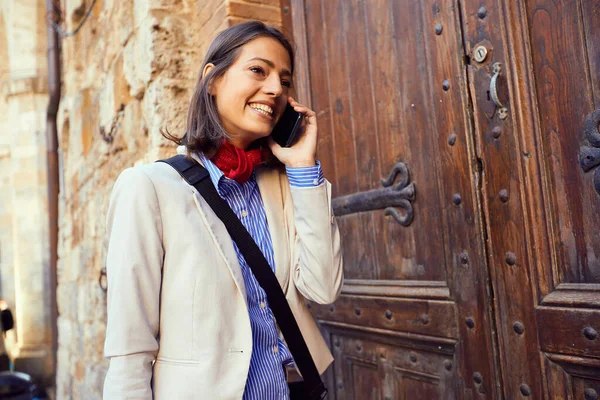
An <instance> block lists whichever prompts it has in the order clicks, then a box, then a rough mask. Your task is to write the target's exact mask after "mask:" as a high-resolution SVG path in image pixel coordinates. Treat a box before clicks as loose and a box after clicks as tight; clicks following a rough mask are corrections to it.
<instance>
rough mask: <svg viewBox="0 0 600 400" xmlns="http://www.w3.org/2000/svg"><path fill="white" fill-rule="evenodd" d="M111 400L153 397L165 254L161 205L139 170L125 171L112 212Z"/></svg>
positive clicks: (107, 390)
mask: <svg viewBox="0 0 600 400" xmlns="http://www.w3.org/2000/svg"><path fill="white" fill-rule="evenodd" d="M107 233H108V236H109V240H108V251H107V259H106V273H107V279H108V294H107V311H108V315H107V317H108V318H107V326H106V341H105V344H104V355H105V357H107V358H109V360H110V365H109V369H108V372H107V374H106V378H105V381H104V393H103V398H104V399H106V400H109V399H110V400H120V399H135V400H138V399H139V400H142V399H143V400H151V399H152V387H151V380H152V367H153V362H154V360H155V358H156V355H157V352H158V341H157V337H158V331H159V298H160V286H161V273H162V263H163V255H164V250H163V246H162V223H161V216H160V208H159V202H158V198H157V195H156V191H155V189H154V185H153V184H152V181H151V180H150V178H149V177H148V176H147V175H146V174H145V173H144V172H143V171H142V170H141V169H140V168H130V169H127V170H125V171H123V172H122V173H121V175H120V176H119V178H118V179H117V181H116V183H115V186H114V188H113V191H112V194H111V198H110V204H109V208H108V214H107Z"/></svg>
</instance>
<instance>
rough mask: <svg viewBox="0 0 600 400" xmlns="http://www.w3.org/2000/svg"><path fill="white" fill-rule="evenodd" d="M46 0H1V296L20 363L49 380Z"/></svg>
mask: <svg viewBox="0 0 600 400" xmlns="http://www.w3.org/2000/svg"><path fill="white" fill-rule="evenodd" d="M43 7H44V1H42V0H4V1H0V300H3V301H5V302H6V304H7V305H8V307H9V308H10V309H11V310H12V312H13V316H14V319H15V328H14V329H13V330H11V331H10V332H8V334H7V335H6V337H4V338H3V339H4V342H5V345H6V350H7V351H8V353H9V355H10V357H11V359H12V360H13V362H14V366H15V369H17V370H19V371H24V372H27V373H29V374H31V375H32V376H33V378H34V379H35V380H36V381H37V382H38V383H44V384H47V383H52V381H51V378H52V376H53V374H52V371H53V370H54V365H53V364H52V320H51V312H50V307H49V301H50V293H51V290H52V289H51V287H50V284H49V276H50V274H49V269H48V262H49V253H48V200H47V183H46V182H47V174H46V139H45V130H46V128H45V125H46V107H47V100H48V94H47V91H48V87H47V86H48V85H47V78H46V77H47V73H46V69H47V67H46V66H47V59H46V43H47V41H46V23H45V16H44V12H43Z"/></svg>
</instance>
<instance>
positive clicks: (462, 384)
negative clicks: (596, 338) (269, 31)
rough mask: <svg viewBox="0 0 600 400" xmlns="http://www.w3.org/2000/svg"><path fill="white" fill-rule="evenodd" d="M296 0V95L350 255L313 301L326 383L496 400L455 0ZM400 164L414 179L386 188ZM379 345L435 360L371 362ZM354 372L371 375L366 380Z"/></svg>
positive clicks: (346, 388) (406, 394)
mask: <svg viewBox="0 0 600 400" xmlns="http://www.w3.org/2000/svg"><path fill="white" fill-rule="evenodd" d="M290 4H291V9H292V14H293V15H294V17H293V20H294V32H295V33H294V34H295V36H296V42H297V43H298V45H299V53H300V54H306V56H307V57H306V62H304V63H303V61H302V60H299V63H300V65H299V67H298V68H299V70H300V72H299V74H298V75H299V76H303V77H307V78H310V82H308V81H306V84H307V85H308V87H309V88H310V89H302V88H300V90H299V93H305V96H307V98H306V99H303V100H304V101H307V102H308V103H310V104H311V106H312V107H313V108H314V109H315V111H316V112H317V114H318V116H319V137H320V144H319V149H318V157H319V159H320V160H321V162H322V165H323V169H324V172H325V174H326V176H327V177H328V178H329V179H330V180H331V181H332V183H333V187H334V192H333V197H334V210H335V212H336V215H338V217H337V221H338V223H339V226H340V232H341V235H342V245H343V254H344V261H345V283H344V288H343V290H342V296H341V297H340V299H339V300H338V301H337V302H336V303H335V304H334V305H333V306H332V307H330V306H319V305H316V304H311V309H312V312H313V314H314V315H315V317H316V319H317V320H318V322H319V324H320V326H321V327H322V328H323V329H324V330H326V332H327V335H330V336H331V335H333V336H331V337H332V345H333V346H334V347H335V348H334V352H335V355H336V361H335V365H334V368H333V372H332V374H334V375H335V379H334V378H332V377H331V374H330V376H329V378H328V380H329V386H332V384H333V385H334V386H335V390H336V393H337V394H338V396H339V398H348V399H350V398H357V399H358V398H371V397H370V396H382V397H381V398H386V396H387V397H389V396H391V397H389V398H393V399H396V398H410V399H412V398H423V397H419V396H426V397H427V394H428V393H429V394H431V395H432V396H434V397H432V398H440V399H445V398H454V397H455V396H457V397H458V398H473V397H476V396H479V395H481V394H483V393H485V394H487V395H488V397H489V398H496V393H497V392H496V388H495V386H494V382H495V380H496V371H495V367H494V348H493V339H492V332H493V329H492V325H491V321H492V318H491V315H490V313H491V307H490V300H489V294H488V287H487V286H486V283H487V271H486V260H485V253H484V250H483V240H484V235H483V229H482V225H481V218H480V214H479V206H478V196H479V188H478V179H479V166H478V163H477V161H476V160H475V158H474V157H473V154H474V143H473V141H472V136H471V128H472V126H471V121H470V117H469V99H468V93H467V84H466V76H465V70H464V57H463V49H462V36H461V31H460V23H459V22H460V21H459V20H460V15H459V13H458V7H457V6H456V4H455V2H454V1H451V0H446V1H443V2H439V1H434V0H421V1H406V2H402V1H392V0H373V1H365V0H348V1H343V0H291V3H290ZM301 84H302V83H301ZM398 163H402V167H398V165H399V164H398ZM396 167H397V168H400V170H402V168H404V167H406V171H407V174H406V175H404V172H400V173H399V174H398V176H396V178H395V181H394V179H393V178H394V176H393V175H392V176H391V179H389V181H390V182H392V181H393V182H395V183H394V184H393V185H391V186H390V185H389V183H390V182H387V183H385V184H384V182H383V181H384V180H386V179H388V178H390V175H391V173H392V171H393V170H394V168H396ZM402 171H403V170H402ZM403 180H405V181H406V182H405V183H402V184H400V185H399V187H398V189H397V190H398V191H400V190H404V189H406V188H408V187H411V185H414V187H415V188H416V195H415V196H414V197H412V196H411V197H408V196H407V197H405V198H403V199H405V200H406V203H399V204H400V205H398V204H395V203H394V204H390V205H384V206H381V205H377V206H376V207H375V206H373V207H370V208H369V205H372V204H375V203H377V201H379V200H380V199H381V198H384V197H385V196H388V194H389V193H391V192H390V191H392V190H394V189H393V188H394V187H396V185H398V184H399V183H400V182H402V181H403ZM384 187H385V188H386V189H384ZM385 190H387V192H385V193H383V191H385ZM386 193H387V194H386ZM378 196H379V197H378ZM374 198H376V200H377V199H379V200H377V201H375V200H373V199H374ZM385 198H387V197H385ZM365 199H367V200H365ZM349 203H352V204H354V205H355V206H357V205H360V207H363V208H360V207H359V206H357V207H355V208H352V207H349V206H348V204H349ZM378 204H379V203H378ZM349 209H351V211H348V210H349ZM407 210H409V211H407ZM394 212H397V213H398V214H399V217H398V220H397V219H396V218H395V217H394V215H393V213H394ZM408 215H411V216H412V220H411V222H409V223H404V221H402V216H408ZM336 338H339V339H336ZM336 340H338V341H339V343H340V344H339V346H340V347H337V345H335V342H336ZM352 340H354V341H356V340H360V341H363V342H364V343H363V345H362V348H361V350H360V351H359V352H358V353H357V350H356V348H355V346H356V344H355V343H354V342H352V343H353V345H352V346H349V347H348V346H345V345H344V343H350V341H352ZM353 346H354V347H353ZM382 346H383V347H385V348H386V349H388V350H386V351H388V352H389V353H390V355H391V354H399V355H401V356H398V357H403V358H405V359H406V357H410V351H419V352H420V353H419V355H417V356H416V357H417V358H418V359H419V360H421V358H422V359H423V360H428V359H429V358H428V357H429V355H428V354H432V355H433V356H432V357H433V358H431V362H432V365H431V370H429V371H425V370H420V369H419V368H418V367H419V365H420V362H421V361H419V362H417V363H416V365H412V364H411V363H410V360H409V364H408V365H406V366H402V363H401V362H400V361H398V363H395V364H394V363H391V362H390V361H389V360H387V358H386V360H382V359H380V358H378V357H375V358H373V359H369V358H368V357H367V356H366V354H367V353H368V351H367V350H366V349H368V348H378V347H379V348H381V347H382ZM409 349H411V350H409ZM421 353H422V354H421ZM373 354H375V353H373ZM390 357H391V356H390ZM357 360H360V362H358V361H357ZM402 362H404V361H402ZM434 364H435V365H434ZM353 371H354V372H353ZM356 371H360V373H359V372H356ZM357 373H359V374H362V375H364V377H368V379H369V380H374V381H373V382H371V384H370V386H367V387H365V386H364V385H367V383H366V381H365V380H361V379H363V378H362V377H361V378H360V379H358V378H357V377H356V376H355V375H356V374H357ZM449 376H454V379H453V380H452V381H451V383H450V381H447V379H449V378H448V377H449ZM340 382H341V386H342V388H338V386H339V385H340ZM365 390H366V391H365ZM372 390H374V391H372ZM418 394H419V395H418ZM361 396H366V397H361ZM415 396H417V397H415ZM448 396H450V397H448ZM375 398H377V397H375Z"/></svg>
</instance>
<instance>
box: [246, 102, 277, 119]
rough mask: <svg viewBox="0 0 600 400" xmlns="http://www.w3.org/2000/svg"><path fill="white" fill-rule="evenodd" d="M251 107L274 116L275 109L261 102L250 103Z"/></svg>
mask: <svg viewBox="0 0 600 400" xmlns="http://www.w3.org/2000/svg"><path fill="white" fill-rule="evenodd" d="M248 105H249V106H250V108H252V109H253V110H255V111H257V112H259V113H260V114H262V115H264V116H266V117H271V118H273V109H272V108H271V107H269V106H268V105H266V104H261V103H250V104H248Z"/></svg>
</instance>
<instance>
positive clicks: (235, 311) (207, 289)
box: [104, 22, 342, 400]
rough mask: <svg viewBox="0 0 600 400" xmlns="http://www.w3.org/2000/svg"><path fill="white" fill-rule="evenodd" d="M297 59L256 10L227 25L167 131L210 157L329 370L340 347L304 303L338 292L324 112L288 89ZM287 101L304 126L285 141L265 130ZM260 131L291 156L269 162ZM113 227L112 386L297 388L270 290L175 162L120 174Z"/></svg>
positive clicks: (120, 390) (216, 393) (168, 395)
mask: <svg viewBox="0 0 600 400" xmlns="http://www.w3.org/2000/svg"><path fill="white" fill-rule="evenodd" d="M293 65H294V54H293V50H292V48H291V46H290V44H289V42H288V41H287V40H286V39H285V37H284V36H283V35H282V34H281V32H279V31H278V30H276V29H274V28H271V27H267V26H265V25H264V24H262V23H260V22H248V23H244V24H240V25H237V26H234V27H232V28H229V29H227V30H225V31H223V32H221V33H220V34H219V36H218V37H217V38H216V39H215V40H214V42H213V43H212V44H211V46H210V48H209V50H208V53H207V55H206V58H205V61H204V63H203V67H202V70H201V75H200V78H199V81H198V84H197V86H196V89H195V92H194V95H193V98H192V101H191V104H190V109H189V112H188V120H187V133H186V135H185V136H184V138H183V139H182V140H179V139H177V138H174V137H173V136H170V135H169V134H167V136H169V137H170V138H171V139H172V140H174V141H176V142H178V143H179V144H182V146H180V147H179V148H178V152H179V153H183V154H187V155H188V156H190V157H192V158H194V159H195V160H196V161H198V162H200V163H201V164H202V165H204V167H206V169H207V170H208V171H209V173H210V178H211V181H212V183H213V184H214V185H215V187H216V189H217V191H218V193H219V195H220V196H221V197H222V198H224V199H225V200H226V201H227V203H228V204H229V205H230V206H231V208H232V209H233V211H234V212H235V213H236V215H237V216H238V218H239V219H240V220H241V221H242V223H243V224H244V226H245V227H246V229H247V230H248V231H249V232H250V234H251V235H252V237H253V238H254V240H255V241H256V243H257V245H258V246H259V248H260V249H261V251H262V253H263V254H264V256H265V258H266V259H267V260H268V262H269V265H270V266H271V268H272V269H273V270H274V272H275V275H276V276H277V280H278V281H279V283H280V284H281V286H282V289H283V291H284V292H285V295H286V298H287V300H288V303H289V306H290V308H291V310H292V312H293V314H294V316H295V318H296V321H297V323H298V325H299V327H300V331H301V333H302V336H303V337H304V340H305V341H306V343H307V345H308V348H309V350H310V353H311V355H312V358H313V360H314V362H315V364H316V366H317V369H318V370H319V373H322V372H323V371H324V370H325V369H326V368H327V366H328V365H329V364H330V363H331V362H332V359H333V358H332V356H331V353H330V352H329V350H328V348H327V346H326V344H325V342H324V340H323V338H322V337H321V335H320V333H319V330H318V328H317V326H316V324H315V322H314V321H313V319H312V317H311V316H310V314H309V312H308V310H307V309H306V306H305V303H306V299H307V300H310V301H314V302H317V303H321V304H328V303H332V302H333V301H334V300H335V299H336V298H337V296H338V295H339V292H340V289H341V286H342V259H341V255H340V242H339V232H338V229H337V226H336V223H335V220H334V218H333V214H332V211H331V189H330V184H329V183H328V182H326V181H325V180H324V178H323V175H322V171H321V167H320V164H319V163H318V162H316V160H315V153H316V144H317V119H316V114H315V112H314V111H312V110H310V109H308V108H307V107H306V106H303V105H301V104H299V103H297V102H296V101H294V99H292V98H291V97H289V91H290V88H291V82H292V74H293ZM288 102H289V104H290V105H291V106H293V107H294V109H295V110H296V111H298V112H300V113H303V114H304V115H305V126H304V132H303V134H302V136H301V138H300V139H299V140H298V142H297V143H296V144H295V145H293V146H292V147H290V148H282V147H280V146H279V145H278V144H276V143H275V142H273V141H272V140H271V138H269V135H270V133H271V131H272V130H273V127H274V126H275V124H276V122H277V121H278V118H279V117H280V116H281V114H282V113H283V111H284V109H285V107H286V104H287V103H288ZM261 143H268V149H270V153H272V155H270V156H271V157H273V156H274V157H275V158H276V159H277V160H278V161H279V162H280V163H281V164H283V166H279V167H266V166H264V165H263V164H264V163H265V162H266V161H267V158H268V156H269V155H268V154H266V153H268V150H267V149H266V148H261ZM271 164H272V163H271ZM284 167H285V168H284ZM107 231H108V234H109V235H110V239H109V245H108V255H107V275H108V322H107V328H106V343H105V356H106V357H108V358H109V359H110V367H109V370H108V373H107V375H106V379H105V384H104V398H105V399H110V400H114V399H152V398H154V399H157V400H163V399H169V400H170V399H177V400H180V399H242V398H243V399H282V398H287V397H288V396H289V390H288V387H287V384H286V372H285V367H292V366H293V357H292V356H291V354H290V352H289V350H288V348H287V346H286V343H285V342H284V340H282V339H281V337H280V335H279V334H278V330H277V326H276V321H275V319H274V317H273V313H272V312H271V309H270V306H269V304H268V302H267V300H266V295H265V292H264V290H262V288H260V286H259V285H258V283H257V282H256V279H255V277H254V275H253V274H252V272H251V270H250V269H249V267H248V264H247V263H246V261H245V260H244V257H243V256H242V255H241V254H240V253H239V251H238V248H237V246H236V245H235V244H234V243H233V242H232V240H231V238H230V236H229V235H228V233H227V231H226V229H225V227H224V225H223V224H222V223H221V221H220V220H219V219H218V218H217V217H216V215H215V214H214V212H213V211H212V210H211V209H210V207H209V206H208V205H207V203H206V202H205V201H204V199H203V198H202V197H201V196H200V195H199V194H198V193H197V191H196V190H195V189H194V188H193V187H192V186H190V185H188V184H187V183H186V182H185V181H184V180H182V178H181V177H180V176H179V174H178V173H177V172H176V171H175V170H174V169H173V168H171V166H169V165H167V164H165V163H154V164H151V165H143V166H139V167H134V168H129V169H127V170H125V171H124V172H123V173H122V174H121V175H120V176H119V178H118V179H117V182H116V183H115V186H114V189H113V192H112V195H111V200H110V206H109V210H108V215H107Z"/></svg>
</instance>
